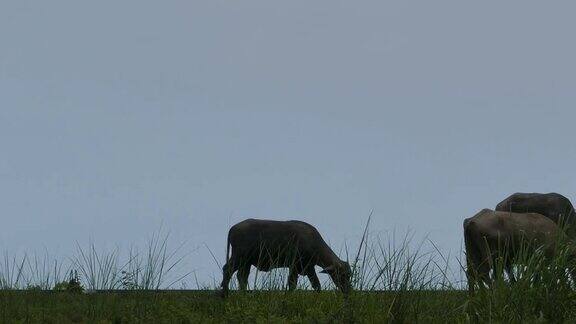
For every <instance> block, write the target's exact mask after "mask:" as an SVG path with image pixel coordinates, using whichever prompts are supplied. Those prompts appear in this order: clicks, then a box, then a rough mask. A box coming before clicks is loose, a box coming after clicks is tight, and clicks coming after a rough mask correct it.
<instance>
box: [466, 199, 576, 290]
mask: <svg viewBox="0 0 576 324" xmlns="http://www.w3.org/2000/svg"><path fill="white" fill-rule="evenodd" d="M565 241H566V235H565V234H564V232H563V231H562V230H561V229H560V227H558V225H556V224H555V223H554V222H553V221H552V220H551V219H550V218H548V217H546V216H543V215H540V214H536V213H512V212H502V211H493V210H490V209H483V210H482V211H480V212H479V213H477V214H476V215H474V216H473V217H470V218H467V219H465V220H464V243H465V246H466V261H467V269H466V275H467V277H468V289H469V291H470V292H473V291H474V285H475V283H477V282H484V283H486V284H487V285H488V286H490V285H491V283H492V279H491V278H490V276H489V274H490V270H493V271H494V272H493V279H496V278H498V276H499V275H501V273H499V270H500V271H501V270H505V271H506V272H507V273H508V277H509V278H510V280H511V281H512V282H513V281H514V275H513V273H512V266H513V265H514V264H515V263H518V262H519V260H518V259H517V257H518V254H519V251H520V248H522V249H524V250H523V251H524V252H526V253H528V254H532V253H534V252H535V251H536V249H539V248H540V249H543V250H542V251H543V254H544V257H545V258H550V257H552V256H554V255H555V253H556V252H557V249H558V247H559V243H561V242H565ZM570 251H572V250H570ZM570 257H574V253H573V252H571V255H570ZM496 258H502V259H501V260H502V263H501V264H500V265H501V267H497V262H496ZM498 268H500V269H498ZM502 268H504V269H502Z"/></svg>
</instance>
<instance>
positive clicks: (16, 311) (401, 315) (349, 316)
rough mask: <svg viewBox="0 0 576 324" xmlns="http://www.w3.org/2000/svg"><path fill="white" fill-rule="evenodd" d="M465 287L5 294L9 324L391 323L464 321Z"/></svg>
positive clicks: (0, 302)
mask: <svg viewBox="0 0 576 324" xmlns="http://www.w3.org/2000/svg"><path fill="white" fill-rule="evenodd" d="M464 297H465V293H464V292H462V291H446V292H431V291H420V292H411V293H407V294H404V295H402V296H398V295H397V294H396V293H395V292H380V293H375V292H371V293H369V292H361V293H354V294H352V295H351V296H350V297H349V299H348V300H345V298H344V297H343V295H342V294H340V293H336V292H333V291H324V292H321V293H316V292H312V291H295V292H292V293H287V292H282V291H255V292H246V293H240V292H233V293H232V294H231V295H230V296H229V298H227V299H222V298H221V297H219V295H218V294H217V293H216V292H215V291H196V292H191V291H187V292H122V293H94V294H80V295H78V294H69V293H47V292H38V291H4V292H0V314H1V315H0V320H1V321H3V322H44V323H46V322H48V323H50V322H51V323H66V322H100V323H107V322H116V323H118V322H150V323H151V322H156V323H182V322H190V323H192V322H200V321H201V322H216V323H220V322H235V323H236V322H238V323H240V322H244V323H253V322H260V323H264V322H286V323H288V322H321V323H326V322H349V321H354V322H386V321H391V320H396V321H407V322H414V321H423V322H430V321H451V322H452V321H463V320H465V319H466V318H467V317H466V314H465V313H464V311H463V309H461V308H459V307H461V304H462V299H463V298H464Z"/></svg>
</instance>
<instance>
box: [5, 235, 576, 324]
mask: <svg viewBox="0 0 576 324" xmlns="http://www.w3.org/2000/svg"><path fill="white" fill-rule="evenodd" d="M367 228H368V225H367V226H366V229H367ZM167 238H168V237H167V236H164V235H155V236H153V237H152V239H151V240H150V242H149V243H148V244H147V246H146V247H145V248H144V249H142V250H140V251H143V252H140V253H139V252H138V250H137V249H131V250H130V251H129V252H128V253H124V254H122V253H119V251H117V250H112V251H107V252H102V251H99V250H98V249H96V247H95V246H94V245H89V246H88V247H80V246H78V248H77V253H76V255H75V256H73V257H70V258H68V259H69V260H70V262H68V264H66V265H63V263H61V262H56V261H54V260H53V259H50V258H48V256H44V257H38V256H27V255H24V256H21V257H16V256H12V257H9V256H8V255H5V257H4V260H3V261H2V262H0V321H1V322H4V323H29V322H33V323H68V322H94V323H197V322H216V323H222V322H227V323H239V322H245V323H252V322H260V323H264V322H267V323H269V322H274V323H276V322H285V323H288V322H292V323H298V322H307V323H330V322H344V323H352V322H358V323H362V322H364V323H383V322H396V323H402V322H404V323H413V322H423V323H429V322H442V323H444V322H457V323H461V322H496V323H502V322H515V323H525V322H528V323H535V322H576V294H575V292H574V291H575V290H574V282H573V281H572V279H571V278H570V276H567V272H566V269H568V268H571V267H573V265H574V264H573V260H569V258H567V257H566V256H567V255H568V254H565V253H564V254H562V253H560V254H559V255H558V257H556V259H554V260H545V259H543V258H542V257H541V255H540V254H538V253H530V254H526V255H525V257H524V259H522V260H518V261H519V262H520V263H521V264H522V265H523V266H522V267H517V268H516V274H515V276H516V279H517V281H516V282H515V283H514V284H510V283H509V282H508V281H507V280H506V278H505V277H499V278H498V279H497V280H496V281H495V283H494V284H493V286H492V287H490V288H488V287H485V286H483V285H480V286H478V287H476V288H477V289H476V291H475V293H474V294H473V295H470V294H468V291H466V290H464V288H465V287H466V281H465V276H464V277H463V275H464V272H463V270H464V266H463V265H462V262H461V260H462V256H461V255H460V256H456V257H450V256H447V255H445V254H443V253H442V252H441V251H439V249H437V248H436V246H435V245H434V244H431V246H432V249H427V248H424V247H423V245H422V244H413V242H412V240H411V239H412V237H411V236H409V235H406V236H404V237H402V238H401V239H399V240H398V239H396V237H395V236H394V235H391V236H387V239H386V240H381V239H380V238H379V237H371V236H370V235H369V231H367V230H365V231H364V235H363V236H362V239H361V241H360V244H359V245H358V249H357V250H356V251H354V253H351V254H350V255H349V253H347V252H346V251H345V252H344V253H343V254H345V257H346V259H349V260H350V263H351V264H352V268H353V271H354V274H353V278H352V279H353V286H354V291H353V292H352V293H351V294H350V295H349V296H344V295H343V294H341V293H340V292H338V291H336V290H334V288H333V287H334V286H333V284H332V283H331V282H330V281H329V280H327V279H326V281H325V282H323V283H322V286H323V287H324V290H323V291H322V292H320V293H317V292H314V291H311V290H309V284H308V282H307V280H306V279H304V278H301V280H300V282H299V289H298V290H296V291H293V292H288V291H285V290H283V289H284V288H285V284H286V279H287V278H286V275H287V273H286V271H285V270H280V271H272V272H268V273H262V272H260V273H255V272H253V273H252V274H251V277H250V278H251V281H250V288H251V289H252V291H248V292H240V291H236V290H234V288H235V280H233V281H232V289H233V290H232V292H231V294H230V296H228V298H225V299H224V298H222V297H221V296H220V294H219V291H218V289H217V285H218V282H217V281H215V282H214V283H212V284H210V285H207V286H205V287H206V289H197V290H167V289H168V288H170V287H174V286H176V287H177V284H178V282H179V280H181V279H182V278H184V277H185V276H186V275H188V274H189V273H180V272H174V269H177V268H178V264H179V263H180V261H181V260H182V257H181V256H179V254H178V253H177V252H178V251H179V247H177V248H176V249H172V250H169V249H168V244H167ZM428 248H430V245H429V246H428ZM124 258H125V259H124ZM454 259H456V260H457V261H458V262H457V263H458V266H456V269H454V266H453V265H451V264H450V262H451V261H450V260H454ZM464 264H465V262H464ZM499 266H500V265H499ZM214 278H215V280H218V279H219V278H221V274H220V273H219V272H218V271H216V272H215V273H214ZM535 278H537V280H536V279H535ZM198 287H199V288H204V287H202V286H200V285H198Z"/></svg>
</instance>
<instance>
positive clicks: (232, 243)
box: [222, 219, 351, 295]
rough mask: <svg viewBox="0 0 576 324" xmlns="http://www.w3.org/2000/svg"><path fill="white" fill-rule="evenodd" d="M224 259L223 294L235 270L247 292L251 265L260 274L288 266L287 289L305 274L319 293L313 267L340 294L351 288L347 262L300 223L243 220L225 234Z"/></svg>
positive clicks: (317, 234) (313, 231) (292, 221)
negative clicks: (330, 279) (318, 267)
mask: <svg viewBox="0 0 576 324" xmlns="http://www.w3.org/2000/svg"><path fill="white" fill-rule="evenodd" d="M230 248H232V254H231V255H229V252H230V251H229V249H230ZM226 258H227V260H226V264H225V265H224V267H223V268H222V271H223V277H224V278H223V280H222V290H223V293H224V295H226V293H227V292H228V283H229V282H230V278H231V277H232V274H234V272H235V271H238V274H237V277H238V283H239V286H240V289H241V290H246V287H247V284H248V274H249V273H250V267H251V266H252V265H253V266H255V267H256V268H257V269H258V270H261V271H270V270H271V269H274V268H282V267H288V268H289V269H290V272H289V275H288V289H289V290H293V289H295V288H296V284H297V282H298V275H306V276H308V279H309V280H310V283H311V284H312V288H314V289H315V290H317V291H319V290H320V281H319V280H318V276H317V275H316V271H315V270H314V266H315V265H318V266H320V267H322V268H323V270H322V271H321V273H327V274H328V275H330V277H331V278H332V281H333V282H334V283H335V284H336V286H337V287H338V288H339V289H340V290H342V292H344V293H348V292H349V291H350V289H351V283H350V280H351V279H350V278H351V270H350V266H349V265H348V263H347V262H345V261H342V260H340V258H338V256H336V254H335V253H334V252H333V251H332V249H330V247H329V246H328V244H326V242H324V239H322V236H321V235H320V233H318V231H317V230H316V228H314V226H312V225H310V224H307V223H304V222H300V221H295V220H291V221H272V220H259V219H247V220H245V221H242V222H240V223H238V224H236V225H234V226H232V227H231V228H230V231H229V232H228V242H227V244H226Z"/></svg>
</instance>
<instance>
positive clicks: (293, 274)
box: [288, 268, 298, 291]
mask: <svg viewBox="0 0 576 324" xmlns="http://www.w3.org/2000/svg"><path fill="white" fill-rule="evenodd" d="M297 284H298V272H297V271H296V269H294V268H290V274H289V275H288V290H290V291H292V290H294V289H296V285H297Z"/></svg>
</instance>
